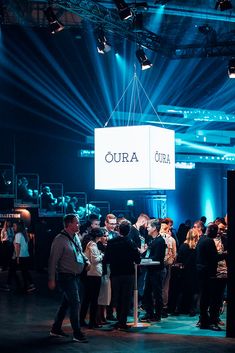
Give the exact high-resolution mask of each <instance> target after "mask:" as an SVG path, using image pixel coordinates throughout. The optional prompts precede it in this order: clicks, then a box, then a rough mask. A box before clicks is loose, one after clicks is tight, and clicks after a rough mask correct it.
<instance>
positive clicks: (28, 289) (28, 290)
mask: <svg viewBox="0 0 235 353" xmlns="http://www.w3.org/2000/svg"><path fill="white" fill-rule="evenodd" d="M36 289H37V288H36V287H35V285H34V284H30V285H29V286H28V288H27V289H26V292H27V293H31V292H34V291H35V290H36Z"/></svg>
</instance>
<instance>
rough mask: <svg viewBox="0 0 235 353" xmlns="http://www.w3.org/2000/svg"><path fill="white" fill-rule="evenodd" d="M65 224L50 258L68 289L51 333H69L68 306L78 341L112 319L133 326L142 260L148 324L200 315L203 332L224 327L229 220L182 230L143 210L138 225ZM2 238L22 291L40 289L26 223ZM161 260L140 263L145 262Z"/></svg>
mask: <svg viewBox="0 0 235 353" xmlns="http://www.w3.org/2000/svg"><path fill="white" fill-rule="evenodd" d="M63 222H64V228H63V230H62V231H61V232H60V233H59V234H58V235H57V236H56V237H55V238H54V240H53V242H52V246H51V250H50V256H49V262H48V273H49V280H48V287H49V289H51V290H53V289H54V288H55V287H56V285H57V284H58V286H59V287H60V289H61V290H62V293H63V297H62V302H61V305H60V307H59V309H58V311H57V313H56V316H55V319H54V322H53V324H52V328H51V331H50V335H51V336H56V337H58V336H59V337H64V336H66V333H65V332H64V331H63V320H64V318H65V316H66V314H67V311H68V310H69V315H70V322H71V327H72V330H73V339H74V341H78V342H87V338H86V335H85V334H84V331H82V329H81V328H89V329H99V328H101V327H102V326H103V325H107V324H110V325H112V327H113V328H114V329H118V330H128V328H129V327H130V326H129V325H128V316H130V315H133V311H132V309H133V289H134V273H135V265H136V264H137V265H138V276H137V278H138V281H137V282H138V301H139V302H138V305H139V311H140V312H141V313H142V315H141V314H140V317H139V320H140V321H142V322H150V323H151V322H153V323H154V322H159V321H161V320H162V319H166V318H167V317H168V315H170V314H171V315H180V314H182V313H184V314H188V315H190V316H196V315H197V314H199V320H198V322H197V326H198V327H199V328H200V329H211V330H218V331H219V330H221V327H222V325H223V322H222V321H221V319H220V313H221V310H222V307H223V302H224V300H225V299H226V283H227V264H226V255H227V223H226V218H217V219H216V220H214V222H211V223H208V224H206V219H205V217H202V218H201V219H200V220H198V221H196V222H194V223H193V225H192V226H191V224H190V222H189V221H188V220H187V221H186V222H185V223H183V224H181V225H180V227H179V229H178V231H177V232H176V230H175V229H174V228H173V220H172V219H170V218H164V219H152V218H150V217H149V216H148V215H147V214H144V213H141V214H140V215H139V216H138V217H137V219H136V222H135V223H133V224H132V223H131V222H130V221H129V220H127V219H125V217H116V216H115V215H114V214H107V215H106V217H105V219H104V224H101V221H100V217H99V216H97V215H92V214H91V215H90V216H89V220H88V222H87V224H86V226H84V225H82V226H81V225H80V222H79V217H78V215H77V214H74V213H69V214H67V215H65V216H64V219H63ZM1 242H2V244H3V243H4V244H5V245H4V246H5V251H6V252H8V255H7V256H8V259H9V263H7V266H8V280H7V286H6V288H10V287H11V285H12V280H13V279H14V280H15V283H16V286H20V282H19V279H18V276H17V269H20V270H21V273H22V279H23V289H24V291H25V292H30V291H33V290H35V289H36V287H35V285H34V283H33V280H32V276H31V274H30V271H29V252H28V238H27V232H26V229H25V226H24V224H23V222H22V221H19V222H15V223H14V224H13V227H11V225H10V224H9V222H5V224H4V227H3V229H2V231H1ZM143 259H148V260H151V261H156V263H157V265H154V266H141V261H142V262H143Z"/></svg>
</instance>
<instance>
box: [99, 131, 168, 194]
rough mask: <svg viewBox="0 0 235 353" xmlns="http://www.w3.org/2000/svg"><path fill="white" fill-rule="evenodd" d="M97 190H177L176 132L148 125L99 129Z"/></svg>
mask: <svg viewBox="0 0 235 353" xmlns="http://www.w3.org/2000/svg"><path fill="white" fill-rule="evenodd" d="M95 189H96V190H125V191H127V190H174V189H175V134H174V131H173V130H168V129H164V128H159V127H155V126H147V125H142V126H141V125H139V126H123V127H109V128H107V127H106V128H100V129H95Z"/></svg>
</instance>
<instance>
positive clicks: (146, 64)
mask: <svg viewBox="0 0 235 353" xmlns="http://www.w3.org/2000/svg"><path fill="white" fill-rule="evenodd" d="M136 57H137V59H138V60H139V63H140V65H141V69H142V70H147V69H149V68H150V67H152V66H153V64H152V63H151V61H150V60H149V59H148V58H147V56H146V54H145V52H144V50H143V49H141V48H139V49H138V50H137V51H136Z"/></svg>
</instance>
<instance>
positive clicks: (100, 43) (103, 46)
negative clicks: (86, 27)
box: [97, 29, 111, 54]
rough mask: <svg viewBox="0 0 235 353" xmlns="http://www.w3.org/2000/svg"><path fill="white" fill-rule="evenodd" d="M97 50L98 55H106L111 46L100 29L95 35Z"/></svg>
mask: <svg viewBox="0 0 235 353" xmlns="http://www.w3.org/2000/svg"><path fill="white" fill-rule="evenodd" d="M97 50H98V53H100V54H105V53H108V52H109V51H110V50H111V45H110V44H108V42H107V39H106V37H105V35H104V32H103V30H102V29H99V31H98V33H97Z"/></svg>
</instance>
